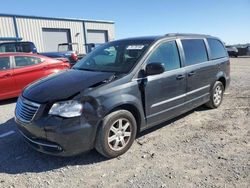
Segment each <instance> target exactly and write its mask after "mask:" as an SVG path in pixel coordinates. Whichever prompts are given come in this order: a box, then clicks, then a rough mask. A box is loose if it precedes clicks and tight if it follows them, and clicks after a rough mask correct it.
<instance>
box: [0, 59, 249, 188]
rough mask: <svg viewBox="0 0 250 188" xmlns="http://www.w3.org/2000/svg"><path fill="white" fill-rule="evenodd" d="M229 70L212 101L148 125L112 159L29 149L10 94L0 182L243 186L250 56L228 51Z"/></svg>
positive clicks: (0, 111)
mask: <svg viewBox="0 0 250 188" xmlns="http://www.w3.org/2000/svg"><path fill="white" fill-rule="evenodd" d="M231 77H232V80H231V86H230V88H229V90H227V91H226V93H225V97H224V101H223V104H222V106H221V107H220V108H219V109H216V110H208V109H206V108H204V107H199V108H197V109H195V110H193V111H191V112H189V113H187V114H185V115H183V116H181V117H179V118H177V119H174V120H172V121H170V122H166V123H164V124H162V125H159V126H157V127H156V128H153V129H150V130H149V131H146V132H144V133H143V134H141V135H140V136H139V137H138V138H137V140H136V142H135V143H134V144H133V146H132V148H131V149H130V150H129V151H128V152H127V153H126V154H125V155H123V156H121V157H119V158H116V159H112V160H106V159H105V158H103V157H102V156H101V155H99V154H98V153H97V152H96V151H91V152H89V153H87V154H82V155H80V156H77V157H73V158H58V157H52V156H48V155H45V154H41V153H38V152H36V151H34V150H32V149H31V148H29V147H28V146H27V144H26V143H25V142H24V141H23V140H22V138H21V137H20V135H19V134H18V132H17V130H16V127H15V123H14V120H13V112H14V107H15V100H8V101H4V102H2V103H1V104H0V187H48V186H51V187H250V114H249V113H250V109H249V108H250V58H234V59H231ZM6 133H8V134H9V135H8V134H7V135H6Z"/></svg>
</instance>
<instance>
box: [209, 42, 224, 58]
mask: <svg viewBox="0 0 250 188" xmlns="http://www.w3.org/2000/svg"><path fill="white" fill-rule="evenodd" d="M207 42H208V45H209V47H210V51H211V57H210V58H211V59H212V60H213V59H219V58H222V57H226V56H227V52H226V50H225V48H224V46H223V44H222V43H221V42H220V41H219V40H217V39H211V38H208V39H207Z"/></svg>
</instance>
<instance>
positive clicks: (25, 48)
mask: <svg viewBox="0 0 250 188" xmlns="http://www.w3.org/2000/svg"><path fill="white" fill-rule="evenodd" d="M65 44H66V43H64V44H59V45H58V50H59V49H60V50H61V51H57V52H43V53H39V54H40V55H44V56H47V57H51V58H59V59H60V58H67V59H68V60H69V62H70V64H71V66H73V65H74V64H75V63H76V62H77V61H78V59H79V57H78V51H73V50H72V45H73V44H75V45H76V44H77V43H67V44H72V45H69V46H71V48H70V47H68V49H69V48H70V50H63V51H62V46H64V45H65ZM77 45H78V44H77ZM0 52H25V53H38V52H37V48H36V46H35V44H34V43H33V42H29V41H26V42H4V43H0ZM82 57H83V55H81V56H80V58H82Z"/></svg>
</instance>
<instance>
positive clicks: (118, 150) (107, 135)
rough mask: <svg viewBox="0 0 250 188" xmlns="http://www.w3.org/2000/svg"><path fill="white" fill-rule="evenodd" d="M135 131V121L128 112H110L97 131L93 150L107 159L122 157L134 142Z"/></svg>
mask: <svg viewBox="0 0 250 188" xmlns="http://www.w3.org/2000/svg"><path fill="white" fill-rule="evenodd" d="M136 130H137V125H136V120H135V118H134V116H133V115H132V114H131V113H130V112H129V111H127V110H118V111H115V112H112V113H110V114H108V115H107V116H106V117H105V118H104V120H103V123H102V126H101V127H100V128H99V129H98V133H97V138H96V145H95V148H96V150H97V151H98V152H99V153H101V154H102V155H104V156H105V157H107V158H114V157H117V156H119V155H122V154H123V153H125V152H126V151H127V150H128V149H129V148H130V147H131V145H132V143H133V142H134V139H135V136H136Z"/></svg>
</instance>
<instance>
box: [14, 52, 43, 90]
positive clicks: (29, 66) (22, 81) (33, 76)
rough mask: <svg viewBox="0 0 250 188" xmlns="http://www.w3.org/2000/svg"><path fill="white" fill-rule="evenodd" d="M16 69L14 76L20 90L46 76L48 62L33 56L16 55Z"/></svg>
mask: <svg viewBox="0 0 250 188" xmlns="http://www.w3.org/2000/svg"><path fill="white" fill-rule="evenodd" d="M14 60H15V69H14V73H13V78H14V80H15V82H16V86H17V89H18V91H19V92H20V91H21V90H22V89H23V88H24V87H25V86H27V85H28V84H30V83H31V82H33V81H35V80H37V79H39V78H42V77H44V76H45V71H46V70H47V66H46V65H47V64H45V63H43V62H42V59H41V58H38V57H32V56H14Z"/></svg>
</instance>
